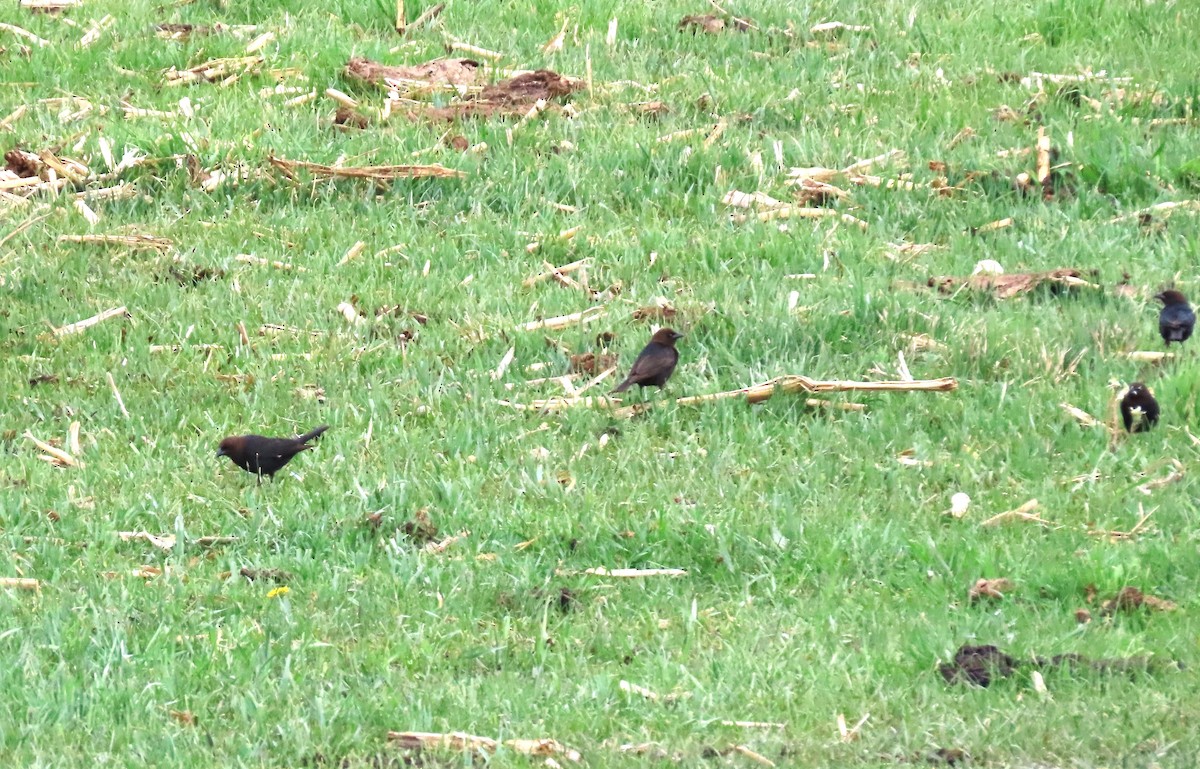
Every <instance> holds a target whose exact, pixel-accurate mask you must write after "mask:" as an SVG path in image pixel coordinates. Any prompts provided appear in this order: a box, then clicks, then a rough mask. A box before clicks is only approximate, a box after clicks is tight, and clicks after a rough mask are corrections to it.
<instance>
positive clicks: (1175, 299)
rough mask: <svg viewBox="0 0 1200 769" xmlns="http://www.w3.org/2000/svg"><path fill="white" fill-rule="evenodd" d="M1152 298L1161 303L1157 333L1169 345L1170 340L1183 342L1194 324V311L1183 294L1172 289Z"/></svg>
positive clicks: (1190, 333) (1189, 334)
mask: <svg viewBox="0 0 1200 769" xmlns="http://www.w3.org/2000/svg"><path fill="white" fill-rule="evenodd" d="M1154 298H1155V299H1157V300H1158V301H1160V302H1162V303H1163V308H1162V312H1160V313H1159V314H1158V333H1160V334H1162V338H1163V341H1164V342H1166V343H1167V346H1168V347H1169V346H1170V345H1171V342H1179V343H1180V344H1183V343H1184V342H1186V341H1187V338H1188V337H1190V336H1191V335H1192V329H1193V328H1194V327H1195V326H1196V313H1194V312H1192V308H1191V306H1190V305H1188V300H1187V298H1186V297H1184V295H1183V294H1181V293H1179V292H1178V291H1174V290H1170V289H1169V290H1167V291H1163V292H1162V293H1159V294H1155V295H1154Z"/></svg>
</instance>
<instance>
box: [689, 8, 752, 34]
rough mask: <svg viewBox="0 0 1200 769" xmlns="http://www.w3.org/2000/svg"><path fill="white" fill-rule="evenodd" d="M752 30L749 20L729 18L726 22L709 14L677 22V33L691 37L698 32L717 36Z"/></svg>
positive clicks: (697, 15)
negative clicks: (684, 33) (688, 33)
mask: <svg viewBox="0 0 1200 769" xmlns="http://www.w3.org/2000/svg"><path fill="white" fill-rule="evenodd" d="M753 28H754V24H753V23H752V22H751V21H750V20H749V19H739V18H737V17H736V16H730V17H729V20H728V21H726V20H725V19H724V18H722V17H720V16H715V15H713V14H711V13H701V14H695V15H693V16H684V17H683V18H682V19H680V20H679V31H680V32H691V33H692V34H693V35H694V34H697V33H700V32H704V33H706V34H709V35H717V34H720V33H722V32H747V31H749V30H751V29H753Z"/></svg>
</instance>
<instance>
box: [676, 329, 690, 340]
mask: <svg viewBox="0 0 1200 769" xmlns="http://www.w3.org/2000/svg"><path fill="white" fill-rule="evenodd" d="M685 336H687V334H681V333H679V332H678V331H676V332H675V338H676V339H683V338H684V337H685Z"/></svg>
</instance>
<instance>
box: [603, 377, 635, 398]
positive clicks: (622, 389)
mask: <svg viewBox="0 0 1200 769" xmlns="http://www.w3.org/2000/svg"><path fill="white" fill-rule="evenodd" d="M632 384H633V379H632V378H629V379H626V380H625V381H624V382H622V383H621V384H619V385H617V386H616V387H614V388H613V389H611V390H609V391H608V394H609V395H616V394H617V393H623V392H625V391H626V390H628V389H629V387H630V385H632Z"/></svg>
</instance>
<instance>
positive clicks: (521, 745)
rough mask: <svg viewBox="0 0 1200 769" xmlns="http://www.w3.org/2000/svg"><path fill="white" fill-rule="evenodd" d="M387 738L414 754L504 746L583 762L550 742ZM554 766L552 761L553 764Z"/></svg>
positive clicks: (418, 735)
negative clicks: (440, 750) (422, 751)
mask: <svg viewBox="0 0 1200 769" xmlns="http://www.w3.org/2000/svg"><path fill="white" fill-rule="evenodd" d="M387 738H388V741H389V742H391V743H394V744H395V745H397V746H398V747H401V748H405V749H408V750H415V751H420V750H423V749H427V748H431V749H437V748H440V749H442V750H453V751H462V752H476V751H481V752H483V753H495V752H496V750H498V749H499V748H500V746H502V745H503V746H504V747H506V748H508V749H509V750H511V751H513V752H514V753H520V754H523V755H526V756H538V757H545V758H546V759H547V762H549V761H550V760H553V759H554V757H555V756H557V757H558V758H562V759H564V760H567V761H571V762H578V761H581V760H582V759H583V756H582V755H580V753H579V751H577V750H575V749H573V748H569V747H567V746H566V745H563V744H562V743H561V742H559V741H558V740H554V739H550V738H539V739H510V740H504V741H503V742H501V741H500V740H494V739H492V738H491V737H480V736H476V735H474V734H467V733H465V732H449V733H440V732H388V736H387ZM557 763H558V762H557V761H555V764H557Z"/></svg>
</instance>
